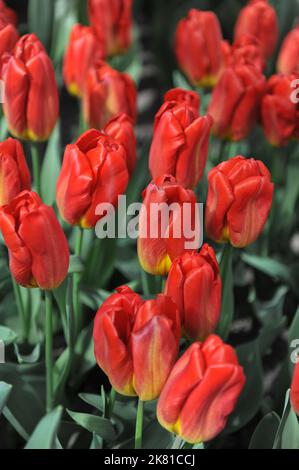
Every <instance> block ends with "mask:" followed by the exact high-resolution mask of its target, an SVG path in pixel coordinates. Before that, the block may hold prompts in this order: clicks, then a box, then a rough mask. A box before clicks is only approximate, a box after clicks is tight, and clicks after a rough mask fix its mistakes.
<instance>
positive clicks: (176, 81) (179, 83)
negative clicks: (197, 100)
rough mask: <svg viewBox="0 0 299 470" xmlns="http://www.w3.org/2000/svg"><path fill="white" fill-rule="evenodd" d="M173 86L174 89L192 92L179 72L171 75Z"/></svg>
mask: <svg viewBox="0 0 299 470" xmlns="http://www.w3.org/2000/svg"><path fill="white" fill-rule="evenodd" d="M172 80H173V85H174V86H175V87H176V88H183V89H184V90H193V87H192V85H191V84H190V83H189V82H188V80H187V78H186V77H185V76H184V75H183V74H182V73H181V72H180V71H179V70H175V71H174V72H173V75H172Z"/></svg>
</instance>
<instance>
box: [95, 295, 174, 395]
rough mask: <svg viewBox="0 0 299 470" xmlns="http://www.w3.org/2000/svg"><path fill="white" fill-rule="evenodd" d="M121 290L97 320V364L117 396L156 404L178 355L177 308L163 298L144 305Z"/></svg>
mask: <svg viewBox="0 0 299 470" xmlns="http://www.w3.org/2000/svg"><path fill="white" fill-rule="evenodd" d="M117 291H118V292H117V293H116V294H113V295H112V296H111V297H109V298H108V299H107V300H106V301H105V302H104V303H103V305H102V306H101V307H100V309H99V310H98V312H97V314H96V317H95V322H94V331H93V339H94V352H95V357H96V360H97V363H98V365H99V366H100V367H101V369H103V371H104V372H105V373H106V374H107V376H108V377H109V380H110V382H111V384H112V386H113V387H114V388H115V389H116V390H117V391H118V392H119V393H121V394H123V395H129V396H136V395H138V396H139V397H140V399H141V400H143V401H149V400H154V399H156V398H157V397H158V396H159V394H160V393H161V390H162V388H163V386H164V384H165V382H166V380H167V377H168V375H169V373H170V371H171V369H172V366H173V364H174V362H175V361H176V358H177V355H178V348H179V340H180V319H179V312H178V309H177V307H176V305H175V304H174V303H173V301H172V300H171V299H170V298H169V297H166V296H164V295H158V296H157V298H156V299H155V300H149V301H147V302H144V303H143V301H142V299H141V298H140V297H139V296H138V295H137V294H134V292H133V291H132V290H131V289H129V288H128V287H121V288H119V289H117Z"/></svg>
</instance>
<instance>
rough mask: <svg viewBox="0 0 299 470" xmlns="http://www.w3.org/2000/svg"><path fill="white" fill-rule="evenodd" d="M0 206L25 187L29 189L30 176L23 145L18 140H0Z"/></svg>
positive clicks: (7, 202) (8, 201)
mask: <svg viewBox="0 0 299 470" xmlns="http://www.w3.org/2000/svg"><path fill="white" fill-rule="evenodd" d="M0 182H1V184H0V206H3V205H5V204H9V203H10V202H11V200H12V199H13V198H14V197H15V196H17V195H18V194H19V193H20V192H22V191H24V190H25V189H28V190H29V189H31V177H30V172H29V168H28V166H27V163H26V159H25V155H24V151H23V147H22V145H21V143H20V142H19V141H18V140H14V139H11V138H9V139H7V140H5V141H4V142H0Z"/></svg>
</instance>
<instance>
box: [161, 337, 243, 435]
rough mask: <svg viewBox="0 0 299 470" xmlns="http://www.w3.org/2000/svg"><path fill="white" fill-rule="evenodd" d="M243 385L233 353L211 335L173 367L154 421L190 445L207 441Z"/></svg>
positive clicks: (220, 426) (221, 426)
mask: <svg viewBox="0 0 299 470" xmlns="http://www.w3.org/2000/svg"><path fill="white" fill-rule="evenodd" d="M244 384H245V376H244V373H243V368H242V367H241V366H240V365H239V363H238V359H237V356H236V353H235V351H234V349H233V348H232V347H231V346H229V345H227V344H224V343H223V342H222V340H221V339H220V338H219V337H218V336H215V335H211V336H209V337H208V338H207V340H206V341H205V342H204V343H193V344H192V346H190V347H189V349H187V351H186V352H185V353H184V354H183V355H182V357H181V358H180V359H179V360H178V361H177V363H176V364H175V366H174V368H173V369H172V371H171V374H170V376H169V378H168V380H167V382H166V385H165V386H164V388H163V391H162V393H161V395H160V398H159V401H158V406H157V416H158V420H159V422H160V424H161V426H163V427H164V428H166V429H167V430H168V431H170V432H173V433H175V434H177V435H179V436H180V437H181V438H182V439H184V440H185V441H187V442H189V443H191V444H196V443H200V442H204V441H209V440H211V439H213V438H214V437H216V436H217V434H219V433H220V432H221V431H222V430H223V429H224V427H225V425H226V422H227V418H228V416H229V415H230V413H231V412H232V411H233V410H234V408H235V406H236V403H237V400H238V398H239V395H240V393H241V391H242V389H243V387H244Z"/></svg>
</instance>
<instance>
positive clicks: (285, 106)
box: [261, 74, 299, 147]
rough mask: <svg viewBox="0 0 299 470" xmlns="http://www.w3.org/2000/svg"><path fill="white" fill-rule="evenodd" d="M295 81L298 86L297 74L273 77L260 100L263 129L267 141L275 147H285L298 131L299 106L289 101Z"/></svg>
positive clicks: (298, 77)
mask: <svg viewBox="0 0 299 470" xmlns="http://www.w3.org/2000/svg"><path fill="white" fill-rule="evenodd" d="M296 80H297V83H298V85H299V74H293V75H284V74H278V75H273V76H272V77H271V78H270V79H269V81H268V84H267V92H266V94H265V96H264V98H263V100H262V106H261V118H262V125H263V129H264V132H265V135H266V137H267V139H268V141H269V142H270V143H271V144H272V145H274V146H276V147H281V146H283V145H286V144H287V143H288V142H289V141H290V139H292V138H295V137H296V136H297V133H298V130H299V104H298V103H296V102H293V101H292V99H291V96H292V94H293V93H295V89H294V87H293V86H292V84H293V83H294V82H295V81H296Z"/></svg>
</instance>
